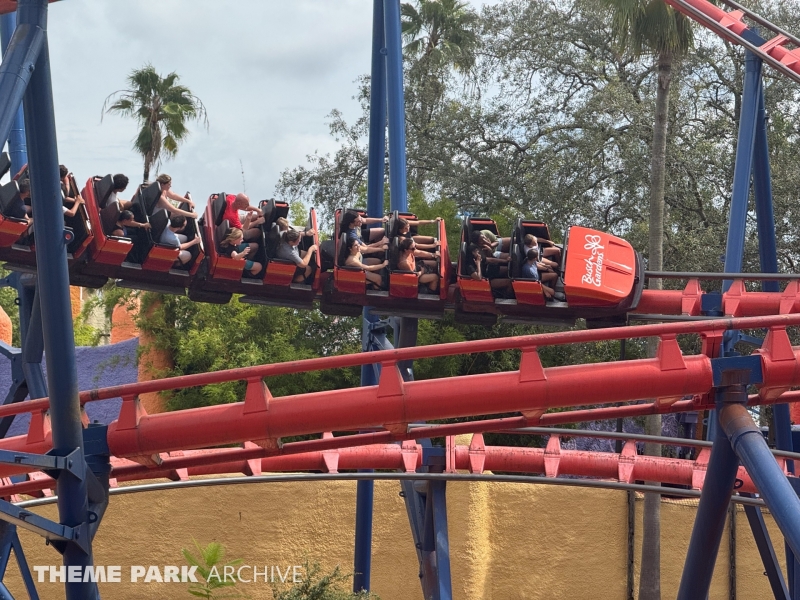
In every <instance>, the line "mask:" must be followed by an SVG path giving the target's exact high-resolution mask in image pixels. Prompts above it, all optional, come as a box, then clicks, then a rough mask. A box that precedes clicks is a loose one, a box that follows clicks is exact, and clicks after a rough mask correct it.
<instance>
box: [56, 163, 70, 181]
mask: <svg viewBox="0 0 800 600" xmlns="http://www.w3.org/2000/svg"><path fill="white" fill-rule="evenodd" d="M68 174H69V169H68V168H67V167H65V166H64V165H58V178H59V179H64V177H66V176H67V175H68Z"/></svg>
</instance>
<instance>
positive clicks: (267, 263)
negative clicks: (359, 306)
mask: <svg viewBox="0 0 800 600" xmlns="http://www.w3.org/2000/svg"><path fill="white" fill-rule="evenodd" d="M228 200H229V194H225V193H218V194H212V195H211V196H210V197H209V199H208V205H207V206H206V210H205V213H204V214H203V216H202V217H201V218H200V226H201V231H202V235H203V239H204V241H205V247H206V252H207V254H208V260H207V261H206V264H205V265H204V267H203V268H202V269H201V270H200V272H199V273H198V274H197V277H196V278H195V280H194V281H193V282H192V286H191V288H190V290H189V297H190V298H191V299H192V300H196V301H198V302H217V303H225V302H228V300H230V298H231V296H232V294H243V297H242V298H240V301H241V302H249V303H254V304H268V305H272V306H291V307H293V308H304V309H310V308H311V307H312V303H313V301H314V299H315V298H316V294H317V290H318V289H319V286H320V283H319V282H320V271H321V269H320V256H319V252H315V253H314V256H313V257H312V259H311V261H310V264H311V265H312V269H313V273H312V275H311V276H310V277H309V278H308V279H307V280H306V281H294V280H295V279H297V278H298V276H297V275H298V273H297V266H296V265H295V264H294V263H292V262H290V261H288V260H282V259H280V258H278V256H277V254H278V249H279V247H280V244H281V236H280V231H279V228H278V225H277V224H276V221H277V219H279V218H281V217H283V218H284V219H285V218H287V217H288V215H289V205H288V204H287V203H286V202H280V201H276V200H264V201H263V202H261V203H260V205H259V208H260V209H261V211H262V214H263V216H264V223H263V224H262V225H261V226H259V230H258V231H259V235H258V237H257V238H256V239H255V240H251V241H252V242H255V243H257V244H258V250H257V251H256V252H254V253H251V254H249V255H248V256H247V258H248V259H249V260H253V261H255V262H258V263H259V264H261V265H262V270H261V271H260V272H259V273H257V274H256V275H252V274H250V273H249V272H246V271H245V270H244V267H245V261H244V260H243V259H241V258H238V259H236V258H231V257H230V256H225V255H224V253H223V252H222V250H224V248H222V247H221V246H220V242H221V241H222V240H224V239H225V238H226V237H227V235H228V233H229V232H230V229H231V226H230V223H229V222H228V220H227V219H224V218H223V216H224V213H225V209H226V202H227V201H228ZM312 230H313V234H311V235H303V236H302V237H301V242H300V245H299V248H300V249H301V250H307V249H309V248H310V247H311V246H312V245H314V244H316V245H317V246H319V232H318V231H317V214H316V211H315V210H314V209H313V208H312V209H311V211H310V212H309V218H308V223H307V227H306V228H305V231H304V232H303V233H305V232H311V231H312Z"/></svg>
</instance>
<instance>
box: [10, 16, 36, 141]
mask: <svg viewBox="0 0 800 600" xmlns="http://www.w3.org/2000/svg"><path fill="white" fill-rule="evenodd" d="M44 29H45V28H44V24H43V23H42V24H39V23H29V22H25V21H23V20H22V19H20V20H19V23H18V24H17V28H16V30H15V31H14V34H13V35H12V36H11V40H10V42H9V44H8V48H7V51H6V52H5V53H4V54H3V62H2V64H0V98H2V99H3V106H2V110H0V140H2V141H3V142H5V141H6V140H7V139H8V136H9V134H10V133H11V129H12V126H13V124H14V121H15V120H16V118H17V115H18V114H19V106H20V102H22V97H23V95H24V94H25V88H26V87H27V85H28V82H29V81H30V80H31V77H32V75H33V73H34V72H35V70H34V65H36V64H37V62H36V61H37V58H38V56H39V54H40V52H41V50H42V48H43V47H44V44H45V32H44Z"/></svg>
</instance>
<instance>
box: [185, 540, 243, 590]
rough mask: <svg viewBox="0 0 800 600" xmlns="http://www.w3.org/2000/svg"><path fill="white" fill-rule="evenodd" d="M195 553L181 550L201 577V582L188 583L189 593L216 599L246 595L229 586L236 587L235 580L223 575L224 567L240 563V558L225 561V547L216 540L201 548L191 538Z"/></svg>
mask: <svg viewBox="0 0 800 600" xmlns="http://www.w3.org/2000/svg"><path fill="white" fill-rule="evenodd" d="M192 542H193V543H194V547H195V549H196V550H197V554H196V555H195V554H193V553H192V552H190V551H189V550H187V549H186V548H183V549H182V550H181V553H182V554H183V557H184V558H185V559H186V562H187V563H189V566H192V567H197V574H198V575H200V577H201V578H202V579H203V581H201V582H197V583H192V584H190V585H189V593H190V594H191V595H192V596H195V597H197V598H209V599H213V600H218V599H222V598H246V596H245V595H244V594H243V593H241V592H239V591H238V590H234V589H231V588H234V587H236V583H237V580H236V579H232V578H230V577H225V576H224V574H225V567H236V566H238V565H240V564H241V563H242V561H241V559H236V560H231V561H228V562H224V561H225V547H224V546H223V545H222V544H220V543H218V542H211V543H210V544H208V546H206V547H205V548H203V547H202V546H200V544H198V543H197V540H195V539H192Z"/></svg>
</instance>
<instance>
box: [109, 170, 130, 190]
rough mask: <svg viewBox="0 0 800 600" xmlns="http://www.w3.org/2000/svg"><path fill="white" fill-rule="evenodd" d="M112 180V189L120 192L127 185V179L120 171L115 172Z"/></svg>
mask: <svg viewBox="0 0 800 600" xmlns="http://www.w3.org/2000/svg"><path fill="white" fill-rule="evenodd" d="M112 181H113V184H112V185H113V186H114V189H115V190H118V191H120V192H121V191H122V190H124V189H125V188H126V187H128V181H129V179H128V177H127V175H123V174H122V173H117V174H116V175H114V177H113V179H112Z"/></svg>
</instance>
